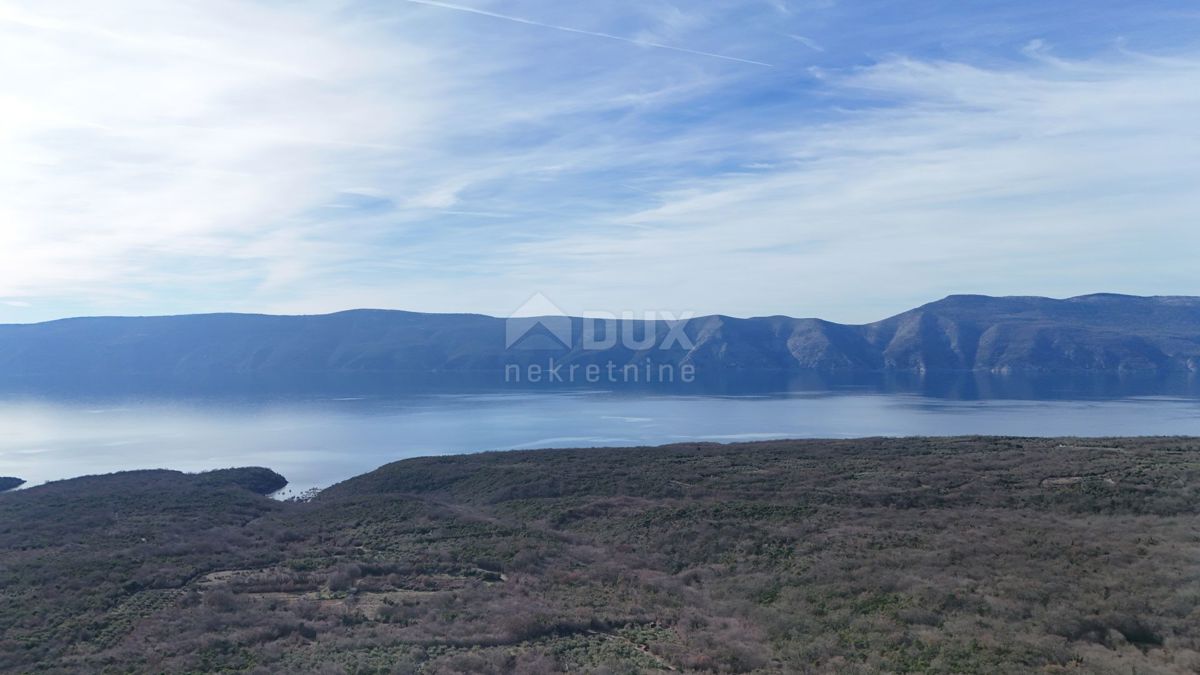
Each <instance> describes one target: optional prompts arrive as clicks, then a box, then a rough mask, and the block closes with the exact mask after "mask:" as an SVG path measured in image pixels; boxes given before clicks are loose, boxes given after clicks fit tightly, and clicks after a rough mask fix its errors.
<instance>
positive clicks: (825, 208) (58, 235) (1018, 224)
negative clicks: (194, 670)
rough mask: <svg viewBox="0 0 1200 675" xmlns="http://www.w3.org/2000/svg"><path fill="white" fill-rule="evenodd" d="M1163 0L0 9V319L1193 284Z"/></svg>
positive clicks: (819, 303)
mask: <svg viewBox="0 0 1200 675" xmlns="http://www.w3.org/2000/svg"><path fill="white" fill-rule="evenodd" d="M1197 111H1200V4H1197V3H1196V2H1194V0H1178V1H1170V0H1168V1H1161V2H1155V1H1148V2H1142V3H1129V2H1116V1H1110V0H1061V1H1056V2H1045V1H1044V0H1039V1H1036V2H1035V1H1031V0H1006V1H1003V2H999V1H993V0H977V1H973V2H962V1H961V0H944V1H937V2H932V1H921V0H914V1H912V2H903V3H900V2H880V1H877V0H862V1H854V0H687V1H686V2H684V1H683V0H673V1H669V0H595V1H593V2H586V3H585V2H563V1H561V0H455V1H454V2H441V1H438V0H387V1H381V0H361V1H352V0H262V1H258V0H240V1H236V2H235V1H230V0H195V1H182V0H106V1H105V2H103V3H97V2H94V0H37V1H25V0H0V322H5V323H24V322H32V321H42V320H49V319H54V318H60V317H66V316H79V315H150V314H181V313H197V312H225V311H233V312H266V313H289V314H300V313H303V314H309V313H323V312H330V311H338V310H344V309H351V308H360V307H377V308H391V309H405V310H413V311H428V312H479V313H486V314H492V315H498V316H505V315H507V314H508V313H510V312H512V311H513V310H515V309H517V308H518V307H520V306H521V305H522V304H523V303H525V301H526V300H527V299H528V298H530V297H531V296H533V295H534V294H541V295H543V296H545V297H546V298H549V299H550V300H551V301H552V302H553V303H555V305H557V306H558V307H561V308H562V309H563V310H564V311H566V312H568V313H572V314H584V313H591V312H610V313H614V314H622V313H626V312H632V313H634V314H635V315H641V313H643V312H648V311H650V312H654V311H658V312H671V313H673V314H675V315H677V316H678V315H682V314H686V313H695V314H698V315H702V314H713V313H722V314H729V315H734V316H762V315H774V314H785V315H790V316H804V317H806V316H820V317H822V318H827V319H831V320H835V321H843V322H854V323H861V322H868V321H874V320H877V319H881V318H884V317H886V316H889V315H892V314H895V313H898V312H900V311H903V310H905V309H908V308H910V307H912V306H916V305H919V304H922V303H925V302H928V301H932V300H935V299H937V298H940V297H943V296H945V295H949V294H953V293H983V294H990V295H1047V296H1053V297H1069V296H1073V295H1080V294H1086V293H1093V292H1120V293H1131V294H1139V295H1159V294H1161V295H1200V264H1197V262H1196V257H1197V253H1198V252H1200V124H1197V122H1196V120H1197V114H1198V113H1197Z"/></svg>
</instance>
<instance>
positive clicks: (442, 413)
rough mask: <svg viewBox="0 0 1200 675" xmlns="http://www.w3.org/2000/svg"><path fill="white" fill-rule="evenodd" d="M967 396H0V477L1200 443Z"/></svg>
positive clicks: (1191, 421)
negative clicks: (569, 453)
mask: <svg viewBox="0 0 1200 675" xmlns="http://www.w3.org/2000/svg"><path fill="white" fill-rule="evenodd" d="M947 392H949V393H947ZM956 393H961V390H960V389H955V388H953V387H951V388H949V389H945V388H939V389H937V390H936V391H933V392H931V391H928V390H918V391H896V390H888V389H881V388H879V387H876V386H844V387H839V388H833V389H817V390H812V389H809V390H802V391H790V392H786V393H734V394H727V395H706V394H703V393H699V394H698V393H689V394H687V395H680V394H673V393H652V392H642V393H624V394H622V393H613V392H578V391H575V392H571V391H555V392H537V391H523V392H517V391H499V392H491V393H470V394H452V393H441V394H410V395H382V394H371V395H363V396H355V395H340V394H339V395H337V396H315V395H308V396H290V397H278V396H260V395H254V396H240V397H232V398H231V397H212V398H190V399H180V398H174V397H163V396H134V395H126V396H119V397H111V396H110V397H103V398H100V397H93V396H57V395H56V396H47V395H34V394H29V393H21V394H11V393H10V394H3V395H0V430H3V432H2V433H0V475H15V476H19V477H21V478H24V479H26V480H28V481H29V482H30V484H31V485H32V484H37V483H41V482H44V481H47V480H55V479H60V478H67V477H73V476H79V475H86V474H95V473H107V472H112V471H120V470H128V469H144V468H169V469H179V470H184V471H200V470H206V469H214V468H222V467H230V466H251V465H253V466H266V467H270V468H272V469H275V470H276V471H279V472H280V473H282V474H284V475H285V476H287V477H288V479H289V480H290V481H291V483H292V485H291V489H292V490H295V491H298V490H302V489H306V488H309V487H314V486H327V485H330V484H332V483H334V482H337V481H339V480H342V479H345V478H349V477H351V476H355V475H357V474H360V473H363V472H366V471H370V470H372V469H374V468H376V467H378V466H381V465H383V464H386V463H388V462H392V461H396V460H399V459H404V458H407V457H415V456H427V455H440V454H453V453H464V452H475V451H487V450H510V449H519V448H548V447H600V446H628V445H647V444H664V443H674V442H683V441H693V440H710V441H720V442H733V441H745V440H758V439H773V438H846V437H859V436H910V435H960V434H1000V435H1023V436H1109V435H1114V436H1117V435H1197V436H1200V397H1197V396H1195V395H1194V394H1193V393H1192V392H1190V391H1183V392H1179V391H1174V392H1172V393H1167V394H1163V393H1158V394H1155V393H1154V392H1153V391H1151V392H1150V393H1149V394H1148V393H1147V391H1146V390H1144V389H1140V388H1134V389H1131V390H1130V391H1128V392H1121V391H1119V388H1118V390H1117V391H1113V390H1112V389H1111V388H1109V389H1104V390H1100V391H1097V392H1092V394H1093V395H1087V394H1086V392H1081V391H1080V390H1078V389H1075V388H1067V389H1065V390H1062V391H1060V392H1058V395H1054V392H1053V391H1052V392H1051V395H1045V394H1044V393H1042V394H1038V393H1037V392H1035V391H1033V390H1028V389H1025V388H1017V389H1016V395H1015V396H1008V397H995V398H990V397H985V396H979V395H978V392H976V393H975V394H976V395H971V396H959V395H956ZM1022 393H1025V394H1026V395H1027V397H1025V398H1022Z"/></svg>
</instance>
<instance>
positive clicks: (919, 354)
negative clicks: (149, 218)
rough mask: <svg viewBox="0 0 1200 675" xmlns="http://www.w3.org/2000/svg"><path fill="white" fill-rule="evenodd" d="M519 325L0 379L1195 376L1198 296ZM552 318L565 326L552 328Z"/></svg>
mask: <svg viewBox="0 0 1200 675" xmlns="http://www.w3.org/2000/svg"><path fill="white" fill-rule="evenodd" d="M523 321H525V322H526V323H525V324H520V325H519V326H518V327H519V328H521V329H522V330H524V329H525V328H529V329H531V330H529V331H528V333H529V335H526V336H524V338H525V339H522V340H520V341H517V343H516V344H515V346H512V347H510V346H509V345H508V344H507V343H508V342H510V341H512V337H513V324H507V325H506V320H505V319H500V318H494V317H488V316H481V315H465V314H418V313H412V312H402V311H384V310H355V311H348V312H341V313H337V314H329V315H322V316H266V315H240V314H211V315H190V316H170V317H139V318H78V319H65V320H60V321H51V322H47V323H40V324H27V325H0V377H4V378H9V379H11V378H19V379H27V380H29V379H38V378H59V379H70V378H93V379H95V378H107V377H113V378H121V379H125V380H128V379H129V378H131V377H141V376H156V377H172V378H193V377H212V376H221V375H228V374H237V375H249V376H267V375H289V376H293V377H304V376H308V375H313V376H317V375H345V374H350V375H353V374H362V373H370V374H384V375H388V374H392V375H395V376H397V377H400V376H403V375H405V374H415V373H452V372H463V373H465V372H494V371H502V370H503V369H505V368H506V367H510V366H513V365H525V364H531V363H541V362H545V361H546V360H547V359H550V358H553V359H555V361H556V362H557V363H564V364H580V365H590V364H599V365H604V364H608V363H615V364H617V365H618V366H623V365H625V364H645V363H653V364H672V365H676V366H683V365H689V364H690V365H693V366H695V367H696V369H697V370H704V371H707V372H713V371H739V370H740V371H748V370H763V371H789V372H790V371H829V372H859V371H863V372H910V373H914V372H915V373H925V372H938V371H944V372H970V371H973V372H989V373H1019V372H1026V373H1028V372H1034V373H1132V372H1153V373H1189V372H1191V373H1194V372H1197V371H1200V298H1196V297H1133V296H1124V295H1110V294H1102V295H1087V296H1081V297H1076V298H1069V299H1066V300H1055V299H1049V298H1040V297H1001V298H995V297H986V296H978V295H955V296H950V297H948V298H946V299H944V300H939V301H937V302H933V303H930V304H927V305H924V306H922V307H918V308H916V309H913V310H910V311H907V312H904V313H902V314H899V315H896V316H893V317H891V318H889V319H884V320H883V321H878V322H876V323H871V324H866V325H857V326H856V325H843V324H837V323H831V322H829V321H822V320H820V319H794V318H789V317H784V316H772V317H760V318H750V319H737V318H732V317H728V316H706V317H700V318H695V319H691V320H689V321H688V322H687V323H686V325H684V326H683V327H682V334H684V335H686V337H687V339H686V340H680V339H679V337H680V331H679V327H675V329H674V330H673V328H672V326H670V325H668V324H666V323H664V322H630V323H629V325H624V324H622V325H617V326H612V327H610V329H611V330H617V331H621V332H622V333H624V332H626V331H628V334H629V335H632V336H637V337H641V336H643V335H645V334H650V335H653V336H654V340H653V341H652V342H653V343H654V344H653V346H637V345H634V346H621V345H616V346H611V347H607V348H604V349H589V348H587V345H585V344H584V337H583V334H584V330H583V328H584V322H583V320H582V319H578V318H572V319H567V318H565V317H557V318H550V319H547V320H546V321H545V322H538V321H534V320H529V319H525V320H523ZM554 322H558V323H557V324H555V323H554ZM555 325H557V326H558V327H559V328H560V329H565V330H561V331H555V330H550V329H553V328H554V326H555ZM568 327H569V329H567V328H568ZM539 330H541V334H539V332H538V331H539ZM647 332H648V333H647ZM672 333H674V338H670V337H668V336H671V335H672ZM664 343H666V344H664ZM660 347H665V348H660Z"/></svg>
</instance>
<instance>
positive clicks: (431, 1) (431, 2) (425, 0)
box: [404, 0, 774, 68]
mask: <svg viewBox="0 0 1200 675" xmlns="http://www.w3.org/2000/svg"><path fill="white" fill-rule="evenodd" d="M404 1H405V2H409V3H412V4H414V5H428V6H430V7H441V8H442V9H452V10H454V11H456V12H467V13H468V14H478V15H479V16H489V17H491V18H493V19H503V20H504V21H512V22H515V23H523V24H525V25H526V26H538V27H539V28H551V29H553V30H560V31H563V32H564V33H575V34H577V35H590V36H592V37H598V38H605V39H606V40H617V41H618V42H626V43H629V44H631V45H638V46H639V47H652V48H654V49H666V50H669V51H673V52H682V53H684V54H694V55H696V56H707V57H709V58H712V59H723V60H725V61H735V62H737V63H746V64H749V65H752V66H763V67H765V68H773V67H774V66H772V65H771V64H769V63H763V62H762V61H751V60H750V59H739V58H738V57H736V56H726V55H724V54H713V53H712V52H702V51H698V50H695V49H688V48H686V47H674V46H671V45H664V44H660V43H658V42H647V41H645V40H635V39H633V38H627V37H621V36H620V35H613V34H611V33H598V32H596V31H590V30H583V29H581V28H571V27H570V26H558V25H555V24H552V23H542V22H540V21H532V20H530V19H522V18H521V17H519V16H509V15H507V14H497V13H496V12H489V11H487V10H484V9H475V8H474V7H464V6H462V5H455V4H451V3H449V2H441V1H440V0H404Z"/></svg>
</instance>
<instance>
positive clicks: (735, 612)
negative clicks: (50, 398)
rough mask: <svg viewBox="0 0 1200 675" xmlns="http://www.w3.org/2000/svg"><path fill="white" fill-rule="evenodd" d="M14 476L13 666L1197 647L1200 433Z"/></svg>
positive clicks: (1098, 665) (519, 667)
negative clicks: (318, 485) (305, 479)
mask: <svg viewBox="0 0 1200 675" xmlns="http://www.w3.org/2000/svg"><path fill="white" fill-rule="evenodd" d="M280 481H281V479H280V478H279V477H278V476H275V475H274V474H272V473H270V472H268V471H265V470H253V469H250V470H232V471H225V472H215V473H211V474H201V475H196V476H189V475H184V474H179V473H174V472H161V471H160V472H137V473H128V474H119V475H114V476H106V477H94V478H86V479H78V480H73V481H64V482H60V483H56V484H51V485H46V486H41V487H36V488H32V489H28V490H23V491H18V492H12V493H6V494H4V495H0V593H2V594H3V605H2V609H0V668H2V669H3V670H5V671H8V672H94V671H101V672H113V673H121V672H173V673H182V672H217V671H219V672H249V673H273V672H318V673H409V672H425V673H460V672H471V673H504V672H525V673H549V672H559V671H564V670H570V671H572V672H594V673H633V672H672V671H675V672H720V673H745V672H849V673H884V672H888V673H891V672H955V673H963V672H977V673H1006V672H1011V673H1027V672H1088V673H1156V672H1162V673H1168V672H1171V673H1190V672H1197V671H1198V670H1200V519H1198V518H1197V516H1198V515H1200V440H1193V439H1174V438H1170V439H1168V438H1163V439H1106V440H1095V439H1090V440H1072V439H1058V440H1047V439H1019V438H952V439H902V440H884V439H868V440H854V441H789V442H771V443H756V444H745V445H734V446H718V445H694V444H693V445H679V446H669V447H664V448H654V449H650V448H637V449H618V450H559V451H534V452H511V453H497V454H487V455H476V456H462V457H441V458H431V459H419V460H411V461H405V462H400V463H397V464H393V465H390V466H387V467H384V468H381V469H379V470H377V471H375V472H373V473H370V474H367V475H365V476H361V477H359V478H356V479H353V480H350V481H347V482H345V483H342V484H340V485H337V486H334V487H332V488H330V489H328V490H326V491H324V492H323V493H321V494H320V495H318V496H317V497H316V498H315V499H313V500H311V501H308V502H295V503H284V502H278V501H273V500H271V499H268V498H266V497H263V496H262V494H264V493H266V492H269V491H270V490H272V489H277V488H278V487H279V484H280Z"/></svg>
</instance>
